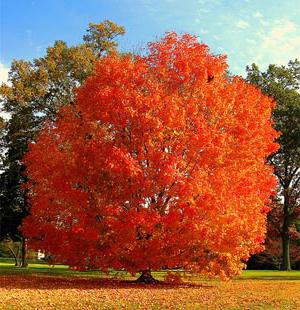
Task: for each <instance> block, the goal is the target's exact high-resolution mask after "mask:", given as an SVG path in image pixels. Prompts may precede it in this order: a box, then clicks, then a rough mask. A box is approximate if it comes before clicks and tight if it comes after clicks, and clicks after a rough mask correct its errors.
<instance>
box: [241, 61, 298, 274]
mask: <svg viewBox="0 0 300 310" xmlns="http://www.w3.org/2000/svg"><path fill="white" fill-rule="evenodd" d="M247 80H248V81H249V82H250V83H251V84H254V85H257V86H258V87H259V88H260V89H261V90H262V92H263V93H264V94H266V95H269V96H271V97H272V98H274V100H275V101H276V107H275V109H274V110H273V113H272V118H273V120H274V127H275V128H276V130H278V131H279V132H281V133H282V134H281V136H280V137H279V138H278V142H279V144H280V149H279V151H278V152H277V153H276V154H273V155H272V156H271V157H269V162H270V163H271V164H272V165H273V166H274V168H275V170H274V172H275V175H276V176H277V178H278V180H279V184H278V192H277V194H278V197H277V199H276V201H274V208H276V209H277V210H274V211H273V212H271V213H270V216H269V221H270V222H272V223H274V224H275V226H274V227H276V229H278V230H279V231H280V234H281V238H282V269H284V270H289V269H291V263H290V253H289V252H290V251H289V247H290V239H291V232H292V231H293V230H295V227H294V226H295V224H296V222H297V221H298V220H299V208H300V204H299V199H300V93H299V87H300V63H299V61H298V60H297V59H296V60H295V61H290V62H289V63H288V65H287V66H276V65H270V66H269V67H268V69H267V71H266V72H261V71H260V70H259V68H258V66H257V65H255V64H253V65H252V66H251V67H247ZM279 207H280V209H281V211H279V212H278V208H279ZM279 213H280V218H281V222H280V226H278V225H276V223H278V215H279ZM299 251H300V248H299Z"/></svg>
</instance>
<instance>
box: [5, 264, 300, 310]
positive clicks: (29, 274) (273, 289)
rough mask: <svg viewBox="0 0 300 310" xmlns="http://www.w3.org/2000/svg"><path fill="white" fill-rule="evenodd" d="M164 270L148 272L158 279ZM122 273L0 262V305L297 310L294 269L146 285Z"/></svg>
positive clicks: (299, 279) (299, 288)
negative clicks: (22, 267)
mask: <svg viewBox="0 0 300 310" xmlns="http://www.w3.org/2000/svg"><path fill="white" fill-rule="evenodd" d="M164 275H165V272H164V271H160V272H154V273H153V276H154V277H155V278H157V279H158V280H163V277H164ZM134 279H135V278H134V277H132V276H130V275H129V274H127V273H126V272H124V271H121V272H116V271H114V272H113V271H112V272H110V273H109V274H108V275H107V274H104V273H99V272H98V271H88V272H78V271H74V270H70V269H69V268H68V267H67V266H63V265H56V266H53V267H51V266H48V265H47V264H41V263H36V262H32V263H31V264H29V267H28V268H26V269H21V268H16V267H14V266H13V262H12V261H11V260H3V259H2V260H0V309H300V271H291V272H282V271H267V270H259V271H251V270H249V271H248V270H247V271H243V272H242V274H241V276H239V277H236V278H235V279H233V280H232V281H229V282H220V281H216V280H215V281H209V280H207V279H205V278H201V277H197V278H195V277H194V278H191V279H190V280H189V282H188V283H187V282H184V283H182V284H167V283H160V284H158V285H156V286H152V285H151V286H149V285H148V286H147V285H142V284H136V283H133V282H130V281H131V280H134Z"/></svg>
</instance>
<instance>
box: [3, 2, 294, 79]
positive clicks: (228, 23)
mask: <svg viewBox="0 0 300 310" xmlns="http://www.w3.org/2000/svg"><path fill="white" fill-rule="evenodd" d="M0 4H1V6H0V14H1V16H0V80H1V79H2V80H4V79H5V76H6V73H7V70H8V67H9V66H10V63H11V61H12V60H13V59H20V58H23V59H28V60H32V59H33V58H36V57H39V56H43V55H44V53H45V49H46V47H47V46H49V45H52V44H53V42H54V41H55V40H58V39H60V40H64V41H66V42H67V43H68V44H69V45H72V44H76V43H79V42H80V41H81V38H82V36H83V35H84V33H85V29H86V28H87V25H88V23H89V22H95V23H97V22H101V21H103V20H104V19H110V20H112V21H114V22H116V23H118V24H120V25H123V26H124V27H125V28H126V31H127V33H126V35H125V36H124V37H123V38H122V39H121V40H119V43H120V48H121V49H122V50H129V51H138V50H139V49H140V48H141V47H143V46H145V44H146V43H147V42H149V41H153V40H155V39H157V38H158V37H159V36H161V35H163V34H164V32H166V31H173V30H175V31H177V32H178V33H184V32H189V33H192V34H196V35H198V36H199V40H200V41H203V42H205V43H206V44H208V45H209V46H210V48H211V51H212V52H213V53H221V54H226V55H227V56H228V63H229V69H230V71H231V72H233V73H235V74H242V75H243V74H244V73H245V66H246V65H248V64H251V63H253V62H256V63H258V64H259V65H260V67H261V68H262V69H264V68H265V67H266V66H267V65H268V64H269V63H277V64H286V63H287V62H288V60H290V59H294V58H296V57H298V58H300V0H286V1H282V0H260V1H258V0H236V1H233V0H0Z"/></svg>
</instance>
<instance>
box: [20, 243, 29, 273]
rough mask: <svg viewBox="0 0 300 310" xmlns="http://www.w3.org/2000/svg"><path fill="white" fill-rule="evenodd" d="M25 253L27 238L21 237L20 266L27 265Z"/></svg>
mask: <svg viewBox="0 0 300 310" xmlns="http://www.w3.org/2000/svg"><path fill="white" fill-rule="evenodd" d="M26 254H27V240H26V238H24V237H22V253H21V267H22V268H24V267H27V266H28V263H27V260H26Z"/></svg>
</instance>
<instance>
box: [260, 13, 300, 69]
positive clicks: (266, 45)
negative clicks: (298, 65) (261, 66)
mask: <svg viewBox="0 0 300 310" xmlns="http://www.w3.org/2000/svg"><path fill="white" fill-rule="evenodd" d="M299 51H300V27H299V26H298V25H297V24H295V23H293V22H292V21H290V20H284V19H282V20H277V21H275V22H274V23H273V27H272V28H271V29H269V30H268V31H265V32H264V34H263V35H262V36H261V44H258V51H257V52H258V55H257V60H258V61H260V62H267V63H275V64H287V62H288V61H289V60H291V59H294V58H297V57H298V58H299V54H300V52H299Z"/></svg>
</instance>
